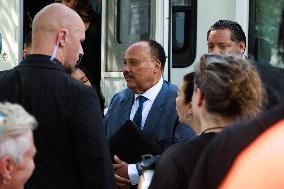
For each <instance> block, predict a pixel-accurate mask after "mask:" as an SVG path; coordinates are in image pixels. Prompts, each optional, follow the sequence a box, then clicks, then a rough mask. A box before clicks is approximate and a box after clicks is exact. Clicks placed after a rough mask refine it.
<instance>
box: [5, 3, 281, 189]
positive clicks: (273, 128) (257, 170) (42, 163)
mask: <svg viewBox="0 0 284 189" xmlns="http://www.w3.org/2000/svg"><path fill="white" fill-rule="evenodd" d="M56 2H57V3H52V4H50V5H47V6H46V7H44V8H43V9H41V10H40V11H39V12H38V13H37V14H36V15H35V17H34V19H33V24H32V32H31V38H30V40H29V41H28V42H27V43H26V44H25V50H24V60H23V61H22V62H21V63H20V64H19V65H18V66H16V67H14V68H12V69H11V70H7V71H2V72H1V73H0V189H2V188H3V189H8V188H13V189H22V188H23V187H24V188H26V189H37V188H42V189H57V188H58V189H62V188H68V189H73V188H74V189H80V188H82V189H88V188H100V189H103V188H105V189H112V188H119V189H127V188H137V184H138V183H139V181H140V177H141V175H143V172H144V168H145V164H144V163H145V162H142V161H135V162H127V160H125V159H122V158H120V157H119V156H117V154H114V156H113V157H112V155H111V153H110V151H112V149H110V147H109V145H108V141H110V140H111V139H112V138H113V137H114V136H116V135H117V133H118V132H121V130H122V128H123V127H124V123H126V122H127V121H129V120H131V121H132V122H133V125H134V127H135V128H134V129H133V128H132V130H131V132H137V133H138V134H139V135H141V136H143V137H142V138H143V140H147V141H148V142H149V141H150V143H151V142H152V143H153V144H155V145H156V146H158V147H159V149H160V151H161V153H160V154H159V155H161V156H156V157H155V161H154V162H153V163H154V164H153V165H155V167H154V170H155V173H154V175H153V178H152V180H151V183H150V186H149V188H151V189H155V188H157V189H160V188H163V189H167V188H171V189H175V188H176V189H186V188H188V189H199V188H200V189H203V188H204V189H205V188H212V189H213V188H222V189H223V188H232V189H234V188H260V189H268V188H276V189H277V188H279V189H280V188H283V187H284V182H283V180H284V175H283V169H284V161H283V157H284V153H283V150H281V149H282V145H283V144H284V139H283V134H284V130H283V124H284V122H283V118H284V111H283V102H282V101H283V100H282V97H283V95H284V86H283V85H282V83H283V82H282V81H283V80H284V72H283V70H281V69H280V68H275V67H273V66H270V65H269V64H258V63H256V62H252V60H250V59H248V58H247V57H246V56H245V55H244V52H245V49H246V36H245V33H244V31H243V30H242V27H241V26H240V25H239V24H238V23H237V22H234V21H230V20H219V21H217V22H216V23H214V24H213V25H212V26H211V27H210V29H209V31H208V32H207V42H208V43H207V45H208V52H207V53H208V54H204V55H203V56H202V57H201V58H200V61H199V63H198V65H197V66H196V68H195V71H194V72H192V73H188V74H186V75H185V76H184V80H183V83H182V85H181V86H180V87H179V89H178V88H177V87H176V86H175V85H173V84H171V83H169V82H167V81H166V80H164V79H163V70H164V66H165V63H166V55H165V51H164V48H163V47H162V46H161V45H160V44H159V43H158V42H156V41H154V40H143V41H138V42H135V43H133V44H132V45H130V46H129V47H128V48H127V50H126V51H125V54H124V57H123V62H124V69H123V75H124V77H125V81H126V83H127V88H126V89H124V90H122V91H120V92H119V93H117V94H115V95H114V96H113V98H112V100H111V103H110V106H109V109H108V112H107V113H106V115H105V116H104V115H103V109H104V97H103V96H102V94H101V92H100V85H99V83H100V65H97V64H100V57H93V56H92V55H93V54H92V53H93V50H95V51H96V52H97V51H98V52H99V51H100V37H99V34H98V33H99V31H100V21H99V20H100V19H98V17H97V16H96V14H95V13H94V11H93V10H92V9H91V4H90V2H89V1H79V0H78V1H77V0H68V1H66V0H63V1H56ZM66 18H68V19H66ZM83 41H85V42H83ZM82 42H83V45H82V44H81V43H82ZM278 45H279V56H280V57H281V60H282V61H283V60H284V51H283V48H284V9H283V11H282V22H281V23H280V31H279V44H278ZM83 54H85V55H86V56H85V55H84V56H83V57H86V58H83V59H82V60H81V57H82V55H83ZM99 54H100V53H99ZM78 62H79V63H80V64H78ZM95 63H96V64H95ZM90 70H91V72H90ZM276 78H277V79H276ZM141 140H142V139H141ZM132 142H134V141H128V143H132ZM120 149H122V150H123V149H127V148H126V146H120ZM112 152H113V151H112ZM126 153H127V154H129V156H130V155H131V153H133V152H132V151H127V152H126ZM140 184H141V182H140Z"/></svg>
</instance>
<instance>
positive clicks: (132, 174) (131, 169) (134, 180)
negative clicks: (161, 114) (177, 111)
mask: <svg viewBox="0 0 284 189" xmlns="http://www.w3.org/2000/svg"><path fill="white" fill-rule="evenodd" d="M163 82H164V80H163V78H162V77H161V79H160V80H159V82H158V83H157V84H156V85H154V86H153V87H151V88H150V89H148V90H147V91H146V92H144V93H142V94H135V96H134V103H133V105H132V108H131V112H130V120H133V118H134V115H135V113H136V111H137V109H138V107H139V100H138V98H137V97H138V96H140V95H142V96H144V97H146V98H147V100H146V101H145V102H144V103H143V109H142V121H141V129H143V128H144V124H145V121H146V118H147V116H148V114H149V111H150V109H151V107H152V105H153V103H154V101H155V99H156V97H157V96H158V94H159V92H160V90H161V88H162V86H163ZM128 176H129V178H130V181H131V184H132V185H136V184H138V182H139V174H138V171H137V169H136V165H135V164H129V165H128Z"/></svg>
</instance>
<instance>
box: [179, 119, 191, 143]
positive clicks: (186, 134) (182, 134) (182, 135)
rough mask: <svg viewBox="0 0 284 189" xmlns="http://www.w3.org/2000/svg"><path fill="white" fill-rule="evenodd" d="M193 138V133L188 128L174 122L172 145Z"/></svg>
mask: <svg viewBox="0 0 284 189" xmlns="http://www.w3.org/2000/svg"><path fill="white" fill-rule="evenodd" d="M193 137H195V133H194V131H193V130H192V128H190V127H189V126H187V125H185V124H181V123H179V122H178V120H177V121H176V124H175V129H174V143H178V142H182V141H188V140H191V139H192V138H193Z"/></svg>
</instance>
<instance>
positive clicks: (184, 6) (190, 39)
mask: <svg viewBox="0 0 284 189" xmlns="http://www.w3.org/2000/svg"><path fill="white" fill-rule="evenodd" d="M196 9H197V0H172V49H173V51H172V53H173V62H172V65H173V67H174V68H184V67H188V66H190V65H191V64H192V63H193V61H194V59H195V56H196V27H197V25H196V22H197V21H196V20H197V15H196V12H197V11H196Z"/></svg>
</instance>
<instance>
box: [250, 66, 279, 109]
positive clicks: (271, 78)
mask: <svg viewBox="0 0 284 189" xmlns="http://www.w3.org/2000/svg"><path fill="white" fill-rule="evenodd" d="M253 65H254V66H255V67H256V69H257V70H258V72H259V75H260V77H261V80H262V83H263V86H264V88H265V89H266V93H267V98H268V101H267V103H266V104H267V105H266V109H270V108H271V107H275V106H276V105H278V104H279V103H283V102H284V101H283V100H284V98H283V95H284V69H282V68H277V67H274V66H271V65H270V64H268V63H261V62H258V63H253Z"/></svg>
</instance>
